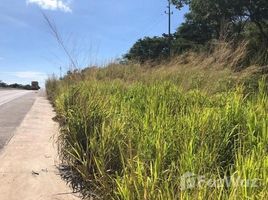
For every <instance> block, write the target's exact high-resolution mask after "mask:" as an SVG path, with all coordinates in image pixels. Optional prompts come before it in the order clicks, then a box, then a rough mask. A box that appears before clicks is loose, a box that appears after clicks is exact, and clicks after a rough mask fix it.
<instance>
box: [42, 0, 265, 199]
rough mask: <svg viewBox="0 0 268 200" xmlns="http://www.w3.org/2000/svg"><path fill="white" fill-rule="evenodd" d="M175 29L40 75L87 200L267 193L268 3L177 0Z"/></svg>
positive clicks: (71, 173)
mask: <svg viewBox="0 0 268 200" xmlns="http://www.w3.org/2000/svg"><path fill="white" fill-rule="evenodd" d="M172 2H173V3H174V5H176V6H177V8H178V9H180V8H182V6H185V5H187V6H189V8H190V9H189V13H188V14H187V15H186V20H185V23H183V24H182V25H181V26H180V27H179V28H178V30H177V32H176V33H174V34H173V35H172V36H171V37H170V36H167V35H163V36H162V37H153V38H148V37H146V38H143V39H140V40H139V41H137V42H136V43H135V44H134V45H133V47H132V48H131V49H130V50H129V52H128V53H127V54H126V55H124V57H123V59H122V60H120V62H115V63H111V64H109V65H107V66H106V67H87V68H84V69H78V68H75V67H74V65H75V62H73V58H72V56H71V54H69V53H68V50H67V48H66V47H65V46H64V44H63V42H62V40H61V39H59V38H60V37H59V34H57V32H55V31H53V30H56V29H55V28H53V27H54V26H52V25H51V23H50V21H49V19H48V18H47V17H45V19H46V21H47V22H48V24H49V26H50V27H52V28H51V29H52V31H53V32H54V33H55V35H56V39H57V41H58V42H59V41H60V42H59V44H60V46H62V47H63V50H64V51H65V53H66V55H67V56H68V58H70V66H71V67H72V68H74V70H70V71H69V72H68V73H67V74H66V75H65V76H64V77H63V78H61V79H58V78H57V77H55V76H53V77H51V78H49V79H48V80H47V81H46V89H47V94H48V97H49V99H50V100H51V102H52V103H53V105H54V106H55V110H56V112H57V120H58V121H59V123H60V127H61V131H60V135H59V136H58V137H57V143H58V147H59V153H60V157H61V159H62V161H63V166H64V167H63V168H62V171H63V177H64V178H66V179H67V180H68V181H69V182H70V183H71V184H72V186H73V188H74V189H75V190H78V191H80V192H82V193H83V195H84V196H85V197H88V198H89V197H93V198H94V199H116V200H136V199H137V200H140V199H144V200H176V199H178V200H179V199H200V200H201V199H211V200H212V199H230V200H236V199H267V196H268V154H267V150H268V149H267V147H268V96H267V95H268V88H267V82H268V80H267V73H268V67H267V64H268V49H267V46H268V43H267V42H268V41H267V38H268V37H267V34H268V26H267V20H268V16H267V13H268V12H267V11H268V4H267V1H266V0H258V1H254V3H253V1H247V2H246V1H245V2H244V1H224V2H223V1H218V0H215V1H212V0H206V1H203V0H202V1H201V0H192V1H177V0H174V1H172Z"/></svg>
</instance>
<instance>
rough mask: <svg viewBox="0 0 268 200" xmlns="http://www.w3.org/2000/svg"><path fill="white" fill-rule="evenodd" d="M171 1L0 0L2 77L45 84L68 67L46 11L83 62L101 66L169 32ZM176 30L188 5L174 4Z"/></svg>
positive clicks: (66, 42)
mask: <svg viewBox="0 0 268 200" xmlns="http://www.w3.org/2000/svg"><path fill="white" fill-rule="evenodd" d="M166 6H167V0H157V1H156V0H136V1H133V0H98V1H96V0H95V1H94V0H1V1H0V10H1V13H0V80H2V81H4V82H8V83H13V82H18V83H22V84H26V83H30V81H31V80H38V81H39V82H41V84H42V83H43V82H44V80H45V78H46V77H47V75H49V74H52V73H55V74H59V67H60V66H62V68H63V71H66V70H67V69H68V58H67V57H66V56H65V54H64V53H63V51H62V50H61V48H60V47H59V45H58V44H57V42H56V40H55V39H54V38H53V36H52V34H51V32H50V29H49V28H48V26H47V24H46V23H45V21H44V18H43V16H42V12H44V13H46V15H47V16H48V17H49V18H50V19H51V21H53V23H55V25H56V26H57V29H58V31H59V33H60V35H61V36H62V38H63V40H64V43H65V44H66V46H67V48H68V50H69V51H70V52H71V53H72V55H73V57H75V58H76V59H77V60H78V64H79V67H81V68H82V67H85V66H87V65H94V64H98V65H103V64H107V63H108V62H110V61H112V60H114V59H116V58H119V57H120V56H121V55H123V54H124V53H126V52H127V51H128V50H129V48H130V47H131V46H132V45H133V44H134V42H135V41H136V40H137V39H139V38H142V37H144V36H155V35H161V34H162V33H166V32H167V16H166V14H165V13H164V11H165V10H166ZM173 11H174V15H173V16H172V31H175V29H176V28H177V27H178V25H179V24H180V23H181V22H182V21H183V16H184V14H185V12H186V11H187V9H186V8H185V9H183V10H181V11H178V10H176V9H175V8H173Z"/></svg>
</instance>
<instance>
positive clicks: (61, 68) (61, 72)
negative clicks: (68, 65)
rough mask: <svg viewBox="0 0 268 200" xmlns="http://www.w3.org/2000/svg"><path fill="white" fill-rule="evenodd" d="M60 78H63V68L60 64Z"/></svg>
mask: <svg viewBox="0 0 268 200" xmlns="http://www.w3.org/2000/svg"><path fill="white" fill-rule="evenodd" d="M60 79H62V68H61V66H60Z"/></svg>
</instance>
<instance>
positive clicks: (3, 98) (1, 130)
mask: <svg viewBox="0 0 268 200" xmlns="http://www.w3.org/2000/svg"><path fill="white" fill-rule="evenodd" d="M37 96H38V93H37V92H34V91H24V90H0V150H1V149H2V148H3V147H4V146H5V145H6V144H7V143H8V142H9V141H10V139H11V138H12V137H13V135H14V132H15V130H16V128H17V127H18V126H19V125H20V124H21V122H22V120H23V119H24V117H25V115H26V114H27V113H28V112H29V110H30V109H31V107H32V105H33V103H34V101H35V99H36V97H37Z"/></svg>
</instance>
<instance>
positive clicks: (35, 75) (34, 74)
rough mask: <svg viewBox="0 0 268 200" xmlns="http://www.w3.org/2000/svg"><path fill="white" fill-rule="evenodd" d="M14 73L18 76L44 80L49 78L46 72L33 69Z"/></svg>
mask: <svg viewBox="0 0 268 200" xmlns="http://www.w3.org/2000/svg"><path fill="white" fill-rule="evenodd" d="M13 75H14V76H16V77H18V78H23V79H33V80H44V79H46V78H47V75H46V74H45V73H42V72H33V71H23V72H14V73H13Z"/></svg>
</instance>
